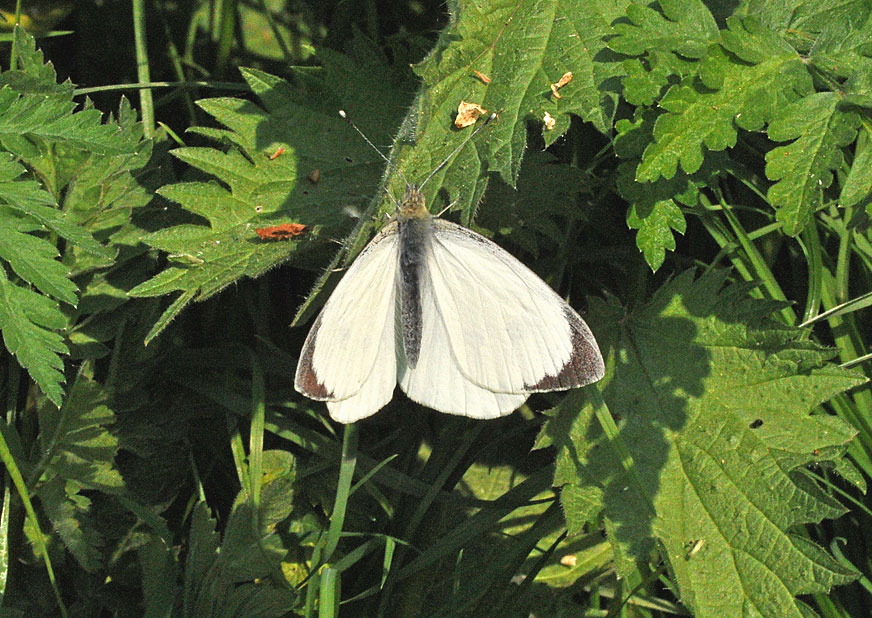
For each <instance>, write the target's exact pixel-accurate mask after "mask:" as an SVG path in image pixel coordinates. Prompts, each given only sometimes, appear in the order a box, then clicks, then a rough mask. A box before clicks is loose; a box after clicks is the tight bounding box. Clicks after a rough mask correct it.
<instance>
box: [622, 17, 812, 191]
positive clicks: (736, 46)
mask: <svg viewBox="0 0 872 618" xmlns="http://www.w3.org/2000/svg"><path fill="white" fill-rule="evenodd" d="M727 24H728V27H729V29H728V30H725V31H723V32H722V33H721V42H720V44H713V45H711V46H710V47H709V48H708V53H707V54H706V55H705V57H704V58H703V59H702V60H701V64H700V67H699V76H698V79H693V78H688V79H685V80H684V81H682V82H681V83H679V84H676V85H674V86H672V87H670V88H669V90H668V91H667V92H666V94H665V95H664V96H663V98H662V99H661V100H660V103H659V105H660V107H661V108H662V109H664V110H665V112H666V113H664V114H662V115H661V116H660V117H659V118H658V119H657V122H656V124H655V126H654V142H653V143H651V144H650V145H649V146H648V147H647V148H646V149H645V153H644V156H643V158H642V162H641V163H640V164H639V167H638V169H637V171H636V178H637V180H639V181H653V180H656V179H657V178H659V177H661V176H663V177H664V178H672V176H674V175H675V173H676V171H677V170H678V166H679V164H680V165H681V169H682V170H684V172H686V173H688V174H692V173H694V172H696V171H697V170H698V169H699V168H700V166H701V165H702V162H703V159H704V156H705V151H706V149H707V150H710V151H720V150H724V149H726V148H729V147H731V146H733V145H735V143H736V130H737V127H740V128H743V129H746V130H749V131H756V130H759V129H760V128H761V127H762V126H763V125H764V124H765V123H766V122H768V121H769V120H770V119H771V118H772V117H773V116H774V115H775V114H776V113H777V112H778V111H779V110H780V109H781V108H782V107H783V106H784V105H786V104H787V103H789V102H791V101H793V100H796V99H797V98H799V96H801V95H803V94H806V93H808V92H811V90H812V82H811V77H810V75H809V73H808V70H807V69H806V66H805V64H804V63H803V61H802V59H801V58H800V56H799V54H798V53H797V52H796V50H794V49H793V48H792V47H791V46H790V45H789V44H788V43H787V42H786V41H784V40H783V39H782V38H781V37H780V36H779V35H777V34H776V33H774V32H772V31H770V30H767V29H766V28H764V27H762V26H761V25H760V24H759V23H757V22H755V21H753V20H751V19H748V20H745V21H744V22H742V21H739V20H738V19H736V18H731V19H729V20H728V21H727ZM675 51H678V50H675Z"/></svg>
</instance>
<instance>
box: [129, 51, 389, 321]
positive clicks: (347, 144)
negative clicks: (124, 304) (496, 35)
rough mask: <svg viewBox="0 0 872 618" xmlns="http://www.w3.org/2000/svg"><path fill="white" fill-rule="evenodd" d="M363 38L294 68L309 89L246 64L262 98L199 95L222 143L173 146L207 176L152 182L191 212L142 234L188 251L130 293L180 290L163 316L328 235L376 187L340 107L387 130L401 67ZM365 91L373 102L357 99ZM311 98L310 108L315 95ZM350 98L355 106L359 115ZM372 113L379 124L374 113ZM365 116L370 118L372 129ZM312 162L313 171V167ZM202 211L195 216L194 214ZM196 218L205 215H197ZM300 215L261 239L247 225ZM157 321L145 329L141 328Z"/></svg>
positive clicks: (338, 232) (370, 159) (378, 135)
mask: <svg viewBox="0 0 872 618" xmlns="http://www.w3.org/2000/svg"><path fill="white" fill-rule="evenodd" d="M375 54H376V52H375V51H374V50H372V49H370V48H361V49H360V56H359V57H358V58H357V62H355V61H353V60H351V59H350V58H347V57H344V56H339V55H337V54H335V53H332V52H329V51H326V50H325V51H324V52H323V56H324V68H323V69H321V71H320V72H319V73H318V76H317V78H315V77H312V76H311V75H309V74H308V73H306V72H303V71H301V75H300V77H301V79H302V80H303V81H304V83H305V84H306V90H304V91H300V90H295V89H292V88H291V87H290V86H289V85H288V84H287V83H286V82H284V81H283V80H280V79H278V78H276V77H273V76H271V75H268V74H266V73H261V72H259V71H255V70H251V69H246V70H243V75H244V77H245V78H246V79H247V80H248V81H249V83H250V85H251V88H252V90H253V91H254V92H255V93H256V94H257V95H258V97H259V98H260V101H261V103H262V105H263V106H264V107H263V108H261V107H258V106H257V105H255V104H254V103H252V102H249V101H243V100H239V99H208V100H205V101H201V102H200V106H201V107H202V108H203V109H204V110H206V111H207V112H208V113H209V114H210V115H212V116H213V117H214V118H215V119H216V120H217V121H219V122H220V123H221V124H222V125H223V126H224V127H226V128H225V129H220V130H201V129H198V132H200V133H204V134H208V135H209V136H210V137H213V138H218V139H221V140H222V141H224V142H225V143H227V144H230V146H229V148H228V149H227V150H226V151H221V150H217V149H212V148H181V149H178V150H176V151H174V154H175V155H176V156H177V157H178V158H179V159H181V160H183V161H185V162H186V163H188V164H189V165H191V166H192V167H195V168H197V169H199V170H201V171H203V172H205V173H207V174H209V175H211V176H214V177H215V178H217V179H218V180H219V181H220V182H221V183H222V184H218V183H216V182H197V183H190V182H189V183H182V184H176V185H168V186H165V187H163V188H162V189H161V191H160V193H161V194H162V195H163V196H164V197H166V198H168V199H170V200H172V201H174V202H176V203H178V204H179V205H180V206H181V207H182V208H184V209H185V211H186V212H188V213H191V214H194V215H197V220H192V219H189V220H188V221H187V222H185V223H180V224H178V225H173V226H170V227H165V228H163V229H160V230H158V231H156V232H153V233H152V234H149V235H148V236H146V237H145V242H146V243H148V244H149V245H150V246H152V247H155V248H159V249H162V250H164V251H167V252H169V253H170V254H172V255H180V256H189V258H190V259H188V260H186V261H185V263H180V262H177V263H175V264H172V265H170V266H169V267H168V268H167V269H166V270H164V271H163V272H161V273H159V274H158V275H157V276H156V277H154V278H153V279H152V280H150V281H146V282H144V283H142V284H141V285H139V286H137V287H136V288H134V289H133V290H131V292H130V294H131V295H132V296H157V295H163V294H167V293H170V292H174V291H181V292H183V294H182V295H181V296H180V297H179V299H183V302H175V303H173V304H172V305H171V306H170V308H169V309H168V310H167V313H166V314H165V315H164V316H163V317H162V318H161V319H160V324H161V325H162V326H165V325H166V324H168V323H169V321H170V320H171V319H172V318H173V317H174V316H175V315H177V314H178V313H179V312H180V311H181V310H182V309H183V308H184V306H185V305H186V304H187V302H189V301H191V300H203V299H205V298H208V297H209V296H211V295H213V294H215V293H217V292H219V291H220V290H222V289H223V288H224V287H226V286H227V285H229V284H231V283H233V282H234V281H237V280H238V279H240V278H241V277H245V276H247V277H257V276H259V275H261V274H262V273H264V272H265V271H266V270H268V269H270V268H272V267H274V266H275V265H276V264H278V263H280V262H283V261H285V260H287V259H289V258H291V257H293V256H294V255H295V253H296V252H297V250H298V249H299V248H301V247H302V248H303V249H309V247H310V246H311V244H312V242H311V241H312V240H314V239H317V238H319V237H324V238H329V239H334V238H337V237H341V236H342V235H343V234H344V233H347V231H348V230H349V229H350V227H351V225H352V224H353V220H352V219H351V218H350V217H349V213H348V212H347V211H348V209H349V208H354V207H360V206H362V205H363V204H365V203H366V201H367V200H369V199H371V198H372V196H374V195H375V194H376V190H377V186H378V179H379V176H380V174H381V173H382V171H383V169H384V162H383V161H382V160H381V159H380V157H379V155H378V153H377V152H374V151H373V150H372V149H371V148H370V147H369V146H368V145H367V144H366V143H365V142H363V141H362V140H361V139H360V137H359V136H358V135H356V134H355V133H354V131H352V130H351V129H350V128H349V127H348V126H347V124H346V123H345V121H343V120H342V119H341V118H340V117H339V115H338V111H339V109H342V108H345V109H348V110H349V115H350V116H351V117H353V118H354V119H355V122H359V123H360V124H361V126H362V128H363V129H364V130H367V132H369V133H370V134H371V135H372V138H373V139H374V140H376V142H377V143H383V142H384V141H387V140H388V139H389V136H390V134H391V133H390V125H389V124H385V122H384V117H383V115H382V114H379V113H377V112H378V111H379V110H380V109H383V107H384V105H385V102H386V101H387V100H389V99H391V98H394V99H395V98H396V96H395V94H396V91H397V90H398V89H402V84H403V82H402V79H401V78H400V74H398V73H395V72H393V71H392V70H390V69H388V68H386V67H385V63H384V60H383V59H382V58H380V57H378V56H376V55H375ZM361 93H366V94H367V96H368V97H371V98H372V99H373V109H370V110H366V109H365V108H358V107H357V106H358V105H362V104H363V102H364V101H365V99H361V96H360V94H361ZM316 99H317V100H319V101H320V104H319V105H318V107H317V109H313V108H312V101H313V100H316ZM357 110H360V111H361V113H360V114H359V115H357ZM375 119H379V120H380V121H381V123H382V124H381V125H377V124H375ZM371 127H379V129H378V130H377V131H371V130H370V128H371ZM316 172H317V179H316V180H312V178H315V177H314V176H313V174H314V173H316ZM200 218H202V219H200ZM201 221H204V222H206V223H207V225H203V224H202V223H201ZM282 223H301V224H303V225H305V226H306V230H305V232H304V234H302V235H301V236H299V237H298V238H296V239H290V240H285V241H277V240H262V239H260V238H259V237H258V235H257V234H256V229H258V228H261V227H267V226H271V225H277V224H282ZM158 332H159V331H154V332H152V333H151V334H150V335H149V338H151V337H153V336H155V335H156V334H157V333H158Z"/></svg>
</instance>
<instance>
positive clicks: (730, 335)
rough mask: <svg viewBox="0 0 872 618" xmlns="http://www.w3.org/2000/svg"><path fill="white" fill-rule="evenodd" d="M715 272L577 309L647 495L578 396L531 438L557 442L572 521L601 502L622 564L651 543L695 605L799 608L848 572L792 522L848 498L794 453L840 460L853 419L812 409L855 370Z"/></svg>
mask: <svg viewBox="0 0 872 618" xmlns="http://www.w3.org/2000/svg"><path fill="white" fill-rule="evenodd" d="M725 278H726V275H725V273H723V272H715V271H710V272H708V273H706V274H704V275H703V276H701V277H699V278H698V279H696V280H695V274H694V272H692V271H689V272H685V273H684V274H682V275H680V276H678V277H677V278H676V279H674V280H672V281H671V282H669V283H667V284H666V285H665V286H664V287H663V288H661V289H660V291H659V292H657V294H656V295H655V296H654V298H653V299H652V301H651V302H650V303H649V304H648V305H647V306H645V307H643V308H641V309H639V310H637V311H635V312H633V313H632V314H629V315H627V314H625V312H624V310H623V309H622V308H621V307H620V306H619V305H618V303H617V302H616V301H615V300H614V299H608V300H606V301H598V302H594V303H591V305H590V311H589V312H588V314H587V315H586V316H585V317H586V319H587V320H588V322H589V323H590V325H591V328H592V329H593V331H594V332H595V333H596V335H597V340H598V341H599V343H600V347H601V348H602V350H603V352H604V353H605V356H606V357H607V374H606V378H605V379H604V381H603V382H601V383H600V386H601V387H602V388H603V397H604V398H605V401H606V402H607V404H608V407H609V410H610V411H611V412H612V413H613V414H616V415H619V416H618V418H619V419H620V420H619V421H618V427H619V437H620V440H621V441H622V442H623V443H624V444H625V445H626V447H627V448H628V449H629V452H630V454H631V456H632V460H633V466H634V471H635V474H637V475H638V477H637V478H639V479H640V482H641V489H642V490H643V491H644V492H645V493H644V495H640V494H639V493H638V492H637V487H638V485H637V484H635V483H634V482H633V481H632V480H631V478H630V477H629V476H628V474H627V472H626V470H625V469H624V467H623V466H622V465H621V464H620V461H619V459H618V458H617V457H616V456H615V455H614V454H613V453H614V450H613V448H612V447H611V446H610V445H609V443H608V442H607V441H606V440H605V439H604V438H603V436H602V432H601V430H600V429H599V425H598V423H597V422H596V420H595V417H594V416H593V410H592V408H591V406H590V405H589V404H588V405H586V406H584V407H582V408H581V409H580V411H579V407H578V406H564V407H561V408H559V409H558V410H557V413H556V415H555V416H554V417H553V418H552V419H551V420H549V421H548V423H547V424H546V425H545V427H544V429H543V433H542V436H541V438H540V444H542V445H544V444H548V443H551V444H553V445H555V446H556V447H557V449H558V455H557V466H556V472H555V483H556V484H558V485H565V486H566V487H568V488H570V491H569V493H568V495H567V500H566V501H565V502H564V507H565V509H566V510H567V521H568V523H569V524H570V533H577V532H579V531H580V529H579V526H582V525H584V524H585V523H586V522H589V521H590V520H591V519H592V517H591V512H592V506H591V503H593V504H597V503H598V504H599V505H600V506H601V508H602V510H603V515H604V517H605V523H606V530H607V532H608V535H609V539H610V541H611V543H612V546H613V550H614V552H615V562H616V566H617V568H618V571H619V572H623V573H625V574H626V573H628V572H630V571H632V570H633V568H634V566H633V565H634V563H635V562H637V561H641V562H645V561H647V560H649V556H650V552H652V551H653V550H655V549H656V548H662V555H661V557H662V559H663V560H664V561H666V563H667V564H668V566H669V569H670V572H671V573H673V574H674V577H675V581H676V583H677V587H678V592H679V596H680V599H681V601H682V602H683V603H684V604H685V605H686V606H687V607H688V608H689V609H690V610H691V611H693V612H694V615H696V616H701V617H703V616H713V617H714V616H738V615H755V616H785V617H788V616H795V617H797V618H799V617H800V616H802V617H805V616H808V615H809V614H808V613H807V608H806V606H804V605H803V604H802V603H801V602H800V601H798V600H797V599H796V598H795V596H796V595H800V594H809V593H814V592H821V593H825V592H827V591H828V590H829V589H830V588H831V587H832V586H834V585H838V584H843V583H846V582H848V581H851V580H852V579H853V578H854V576H855V574H854V572H852V571H851V570H849V569H847V568H846V567H844V566H842V565H840V564H839V563H838V562H836V561H835V560H834V559H833V558H832V557H831V556H830V555H829V554H827V553H826V552H825V551H824V550H823V549H822V548H820V547H818V546H817V545H815V544H814V543H812V542H811V541H809V540H807V539H806V538H803V537H801V536H799V532H800V531H801V526H802V525H803V524H806V523H810V522H819V521H821V520H822V519H825V518H833V517H837V516H839V515H841V514H842V513H844V512H845V509H844V508H843V507H842V506H841V505H839V504H838V503H837V502H836V501H835V500H833V499H831V498H829V497H827V496H826V495H825V494H824V493H823V492H822V491H821V490H820V489H818V488H817V487H815V486H812V485H811V484H810V483H809V482H808V481H807V479H806V477H805V476H804V475H803V474H802V467H804V466H806V465H809V464H811V463H813V462H815V461H821V460H831V461H837V460H839V459H840V458H841V457H842V455H843V454H844V451H845V448H846V445H847V443H848V442H849V441H850V440H851V439H852V438H853V436H854V435H855V433H856V432H855V431H854V430H853V429H852V428H851V427H849V426H848V425H847V424H846V423H845V422H844V421H842V420H841V419H839V418H838V417H835V416H831V415H829V414H826V413H823V412H818V413H814V414H813V413H812V411H813V410H815V408H817V407H818V406H819V405H820V404H821V403H823V402H825V401H827V400H828V399H830V398H831V397H833V396H834V395H836V394H838V393H841V392H843V391H845V390H846V389H849V388H851V387H854V386H857V385H859V384H862V383H864V382H865V381H866V378H865V377H864V376H863V375H862V374H861V373H856V372H851V371H847V370H844V369H841V368H839V367H837V366H835V365H831V364H828V363H827V362H826V361H827V359H828V358H830V357H831V356H832V353H831V352H830V351H829V350H827V349H825V348H821V347H819V346H817V345H816V344H814V343H811V342H809V341H807V340H804V339H803V336H802V333H801V332H800V331H798V330H795V329H788V328H784V327H780V326H775V325H774V323H770V322H768V320H767V316H768V315H769V314H770V313H771V312H772V311H773V310H775V307H774V306H773V304H772V303H771V302H763V301H755V300H751V299H749V298H748V296H747V292H748V285H746V284H737V285H731V286H727V287H723V284H724V281H725ZM576 504H581V505H582V507H581V508H582V511H583V514H582V515H581V516H580V517H574V515H573V514H572V513H571V511H570V509H572V508H574V505H576ZM652 509H653V513H652Z"/></svg>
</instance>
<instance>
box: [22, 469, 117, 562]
mask: <svg viewBox="0 0 872 618" xmlns="http://www.w3.org/2000/svg"><path fill="white" fill-rule="evenodd" d="M81 488H82V487H81V485H79V484H77V483H75V482H73V481H65V480H64V479H63V478H62V477H59V476H56V477H54V478H53V479H51V480H50V481H48V482H46V483H43V484H42V485H41V486H40V487H39V491H38V492H37V495H38V496H39V501H40V504H41V505H42V509H43V511H44V512H45V514H46V517H48V519H49V521H51V524H52V529H53V530H54V532H55V533H56V534H57V535H58V537H60V539H61V541H62V542H63V544H64V547H66V548H67V550H68V551H69V552H70V553H71V554H72V555H73V557H74V558H75V559H76V562H78V563H79V564H80V565H81V566H82V568H83V569H85V571H88V572H90V573H93V572H95V571H96V570H97V569H99V568H100V566H101V564H102V560H101V549H102V547H103V544H104V540H103V538H102V535H101V534H100V532H99V530H98V529H97V527H96V525H95V522H94V520H93V518H92V517H91V514H90V512H91V506H92V505H91V500H90V499H88V498H87V497H86V496H83V495H82V494H81V493H79V491H80V490H81Z"/></svg>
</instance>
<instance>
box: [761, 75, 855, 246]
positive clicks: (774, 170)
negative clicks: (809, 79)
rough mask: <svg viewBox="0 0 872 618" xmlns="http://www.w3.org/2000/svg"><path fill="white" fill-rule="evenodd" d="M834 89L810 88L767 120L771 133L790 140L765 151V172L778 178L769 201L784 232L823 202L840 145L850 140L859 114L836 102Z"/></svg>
mask: <svg viewBox="0 0 872 618" xmlns="http://www.w3.org/2000/svg"><path fill="white" fill-rule="evenodd" d="M841 98H842V97H841V95H840V94H838V93H835V92H818V93H815V94H810V95H808V96H806V97H804V98H802V99H800V100H799V101H796V102H794V103H793V104H791V105H787V106H785V107H784V108H783V109H782V110H781V111H780V112H779V113H778V114H777V115H776V116H775V118H774V119H773V120H772V122H771V123H770V125H769V130H768V132H769V137H771V138H772V139H773V140H775V141H778V142H783V141H787V140H794V141H793V142H791V143H790V144H789V145H787V146H779V147H778V148H774V149H772V150H770V151H769V152H767V153H766V176H767V177H768V178H769V179H770V180H775V181H777V182H776V183H775V184H774V185H772V186H771V187H770V188H769V193H768V197H769V201H770V202H771V203H772V205H773V206H774V207H775V208H777V212H776V216H777V218H778V220H779V221H781V222H782V224H783V226H784V227H783V229H784V231H785V233H787V234H789V235H791V236H796V235H797V234H799V233H800V232H801V231H802V230H803V228H804V227H805V225H806V223H808V221H809V220H810V219H811V217H812V215H813V214H814V212H815V210H816V209H817V207H818V206H819V205H820V204H821V201H822V197H823V192H824V190H826V189H827V188H829V186H830V185H831V184H832V182H833V171H834V170H836V169H838V168H839V166H841V165H842V161H843V155H842V150H841V148H842V146H846V145H848V144H850V143H851V142H853V141H854V139H855V138H856V136H857V127H858V126H859V123H860V118H859V116H858V114H857V113H856V112H854V111H848V110H844V109H841V108H840V104H841Z"/></svg>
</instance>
